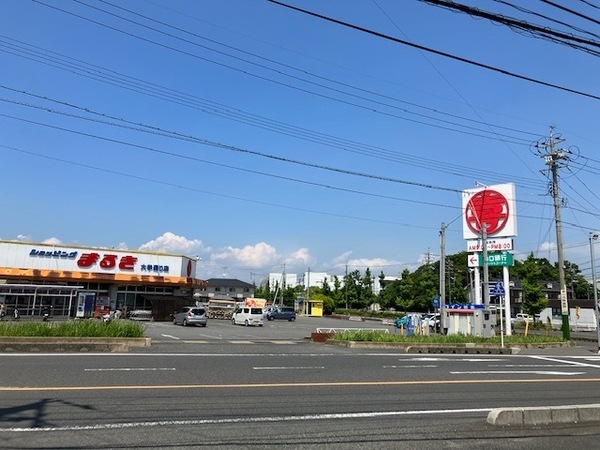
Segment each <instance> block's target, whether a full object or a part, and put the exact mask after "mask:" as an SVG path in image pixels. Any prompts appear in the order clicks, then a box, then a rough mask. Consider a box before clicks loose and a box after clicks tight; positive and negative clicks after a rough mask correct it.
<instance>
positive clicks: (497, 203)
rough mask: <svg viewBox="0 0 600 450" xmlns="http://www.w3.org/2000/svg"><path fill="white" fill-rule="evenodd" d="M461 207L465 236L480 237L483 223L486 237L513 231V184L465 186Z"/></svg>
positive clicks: (514, 233) (514, 218) (504, 235)
mask: <svg viewBox="0 0 600 450" xmlns="http://www.w3.org/2000/svg"><path fill="white" fill-rule="evenodd" d="M462 207H463V237H464V238H465V239H478V238H481V235H482V232H483V227H484V225H485V227H486V231H487V236H488V237H494V238H501V237H509V236H516V235H517V211H516V201H515V185H514V184H512V183H508V184H498V185H495V186H487V187H481V188H476V189H467V190H465V191H463V199H462Z"/></svg>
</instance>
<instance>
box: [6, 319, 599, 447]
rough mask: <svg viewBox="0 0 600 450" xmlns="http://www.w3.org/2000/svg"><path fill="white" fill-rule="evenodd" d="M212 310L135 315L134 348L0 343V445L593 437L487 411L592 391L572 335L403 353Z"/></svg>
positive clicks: (579, 429) (593, 372)
mask: <svg viewBox="0 0 600 450" xmlns="http://www.w3.org/2000/svg"><path fill="white" fill-rule="evenodd" d="M216 322H217V321H212V322H211V323H209V326H208V327H206V328H184V327H175V326H173V325H172V324H168V323H151V324H148V329H147V333H148V335H150V336H151V337H153V339H156V342H155V344H153V346H152V347H151V349H149V350H144V351H141V352H137V351H136V352H132V353H125V354H113V353H110V354H107V353H102V354H1V355H0V364H1V365H0V381H1V387H0V448H3V449H21V448H27V449H34V448H37V449H50V448H52V449H54V448H56V449H59V448H60V449H106V448H127V449H169V448H178V449H179V448H190V449H191V448H211V449H212V448H220V449H239V448H257V449H258V448H260V449H263V448H293V449H298V448H301V449H313V448H314V449H316V448H319V449H322V448H327V449H382V448H390V449H396V448H401V449H404V448H406V449H416V448H419V449H440V448H442V449H445V448H461V449H463V448H467V449H481V448H490V449H524V448H530V449H546V450H547V449H564V448H574V449H577V448H586V447H587V448H596V447H597V443H598V439H599V432H598V426H597V425H598V424H568V425H552V426H538V427H518V428H498V427H494V426H492V425H489V424H487V423H486V417H487V414H488V412H489V411H490V410H491V409H492V408H497V407H515V406H551V405H567V404H592V403H600V389H599V386H600V357H599V356H598V355H597V354H596V353H594V352H592V351H591V350H590V349H588V348H585V347H581V348H575V349H554V350H552V351H550V350H546V351H539V352H532V353H531V354H526V355H487V356H479V355H477V356H474V355H460V356H448V355H410V354H408V355H407V354H404V353H400V352H395V351H393V350H385V351H378V350H376V351H365V350H355V349H347V348H344V347H337V346H332V345H327V344H315V343H312V342H310V341H309V340H308V339H306V337H307V336H308V335H309V334H310V331H311V330H313V329H314V328H315V325H319V326H321V325H322V326H324V327H326V326H331V325H330V324H329V323H328V322H326V319H323V320H321V319H311V318H299V320H298V321H297V322H296V323H288V322H266V323H265V326H264V327H261V328H258V327H257V328H246V327H243V326H233V325H231V324H230V323H226V322H218V323H216ZM334 322H336V323H335V324H336V325H339V322H337V321H334ZM344 325H350V324H349V323H348V322H345V323H344ZM354 326H368V327H371V326H370V325H369V324H366V325H365V323H362V324H360V323H356V324H352V327H354ZM390 331H391V332H393V331H394V330H393V329H390Z"/></svg>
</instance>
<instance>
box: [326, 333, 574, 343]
mask: <svg viewBox="0 0 600 450" xmlns="http://www.w3.org/2000/svg"><path fill="white" fill-rule="evenodd" d="M331 339H334V340H338V341H368V342H400V343H413V344H466V343H475V344H500V343H501V341H500V336H495V337H492V338H483V337H477V336H466V335H463V334H453V335H450V336H443V335H435V334H432V335H427V336H423V335H411V336H403V335H401V334H394V333H382V332H373V331H343V332H340V333H335V334H334V335H333V336H332V337H331ZM550 342H563V340H562V339H561V338H558V337H555V336H539V335H529V336H523V335H512V336H504V343H505V344H541V343H550Z"/></svg>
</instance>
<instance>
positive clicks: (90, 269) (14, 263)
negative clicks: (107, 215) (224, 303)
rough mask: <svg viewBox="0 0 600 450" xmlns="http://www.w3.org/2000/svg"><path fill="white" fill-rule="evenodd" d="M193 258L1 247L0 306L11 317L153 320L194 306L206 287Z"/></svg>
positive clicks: (18, 244)
mask: <svg viewBox="0 0 600 450" xmlns="http://www.w3.org/2000/svg"><path fill="white" fill-rule="evenodd" d="M196 263H197V260H196V258H190V257H187V256H180V255H170V254H166V253H153V252H142V251H133V250H121V249H118V250H117V249H112V248H100V247H75V246H68V245H52V244H43V243H33V242H20V241H0V303H1V304H4V310H5V312H6V315H7V316H8V317H10V316H11V315H12V314H13V312H14V310H15V309H16V310H17V311H18V312H19V314H20V316H21V317H23V318H26V317H36V316H40V315H41V314H42V311H43V310H44V309H45V308H49V309H50V310H51V312H52V313H51V314H52V315H53V316H54V317H65V318H68V317H71V318H76V317H92V316H94V315H95V314H96V315H97V314H99V313H102V312H103V311H107V310H112V311H114V310H119V311H122V312H123V313H125V314H127V312H131V311H135V310H146V311H152V312H153V313H154V316H156V319H157V320H162V319H164V317H163V316H165V315H167V316H168V313H169V312H172V311H173V310H175V309H177V308H178V307H179V306H180V305H182V304H184V303H190V302H193V301H194V300H193V293H194V290H196V289H203V288H205V287H206V282H205V281H203V280H200V279H197V278H195V273H196Z"/></svg>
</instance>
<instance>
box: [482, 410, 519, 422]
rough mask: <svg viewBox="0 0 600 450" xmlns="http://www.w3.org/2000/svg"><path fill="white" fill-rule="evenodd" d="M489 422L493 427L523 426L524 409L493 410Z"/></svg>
mask: <svg viewBox="0 0 600 450" xmlns="http://www.w3.org/2000/svg"><path fill="white" fill-rule="evenodd" d="M487 422H488V423H490V424H492V425H498V426H509V425H522V424H523V409H522V408H496V409H492V410H491V411H490V412H489V414H488V416H487Z"/></svg>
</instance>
